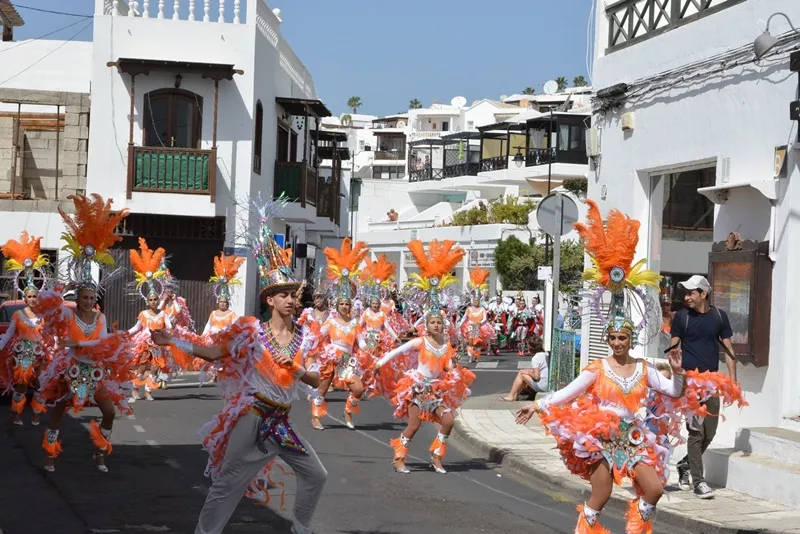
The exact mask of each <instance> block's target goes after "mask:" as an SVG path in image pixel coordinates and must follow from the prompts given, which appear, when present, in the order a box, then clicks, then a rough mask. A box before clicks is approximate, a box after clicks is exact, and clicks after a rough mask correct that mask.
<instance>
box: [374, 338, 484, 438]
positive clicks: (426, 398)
mask: <svg viewBox="0 0 800 534" xmlns="http://www.w3.org/2000/svg"><path fill="white" fill-rule="evenodd" d="M455 354H456V350H455V349H454V348H453V347H452V346H451V345H450V344H449V343H445V344H444V345H442V346H441V347H435V346H434V345H433V344H432V343H431V341H430V340H429V339H428V337H427V336H424V337H418V338H415V339H412V340H411V341H409V342H407V343H405V344H403V345H401V346H400V347H397V348H396V349H394V350H392V351H390V352H388V353H387V354H386V355H385V356H384V357H383V358H381V359H380V361H379V362H378V366H379V367H381V370H380V371H379V372H378V373H377V374H378V375H381V374H382V373H383V366H385V365H386V364H387V363H389V362H391V361H392V360H393V359H395V358H396V357H398V356H400V355H413V360H412V361H413V364H414V366H413V367H412V368H410V369H409V370H407V371H406V373H405V376H404V377H403V378H402V379H401V380H400V381H399V382H398V383H397V385H396V386H395V388H394V391H393V392H392V394H391V396H390V398H389V400H390V401H391V402H392V404H394V405H395V407H396V409H395V411H394V417H395V418H396V419H402V418H404V417H408V408H409V406H412V405H416V406H418V407H419V410H420V412H419V418H420V421H423V422H425V421H437V419H438V418H437V416H436V413H435V412H436V411H437V410H438V409H439V408H443V409H444V413H447V412H451V411H454V410H456V409H458V408H459V407H460V406H461V405H462V404H463V403H464V401H465V400H466V399H467V397H469V395H470V390H469V386H470V385H472V383H473V382H474V381H475V373H473V372H472V371H470V370H468V369H465V368H464V367H461V366H459V365H455V364H454V363H453V358H454V356H455Z"/></svg>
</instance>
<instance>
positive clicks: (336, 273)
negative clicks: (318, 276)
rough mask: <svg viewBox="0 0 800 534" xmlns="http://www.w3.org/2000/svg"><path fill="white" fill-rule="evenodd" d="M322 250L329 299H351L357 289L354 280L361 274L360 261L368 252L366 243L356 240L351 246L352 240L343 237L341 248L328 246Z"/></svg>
mask: <svg viewBox="0 0 800 534" xmlns="http://www.w3.org/2000/svg"><path fill="white" fill-rule="evenodd" d="M324 252H325V257H326V258H327V259H328V280H329V282H330V284H329V290H328V293H329V296H330V298H331V300H339V299H347V300H352V299H353V297H354V296H355V295H356V290H357V287H356V284H355V282H354V280H356V279H358V277H359V275H360V274H361V273H360V271H359V268H360V266H361V262H362V261H364V258H365V257H366V255H367V252H369V249H367V245H366V243H364V242H363V241H358V242H356V244H355V246H353V242H352V240H351V239H350V238H349V237H345V238H344V241H342V247H341V249H339V250H337V249H335V248H332V247H328V248H326V249H325V251H324Z"/></svg>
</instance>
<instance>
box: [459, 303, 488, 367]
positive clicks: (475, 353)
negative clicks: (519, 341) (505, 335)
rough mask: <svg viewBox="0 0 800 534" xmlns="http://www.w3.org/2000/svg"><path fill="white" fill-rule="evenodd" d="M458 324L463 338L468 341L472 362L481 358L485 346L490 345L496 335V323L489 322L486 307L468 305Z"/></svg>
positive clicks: (468, 352)
mask: <svg viewBox="0 0 800 534" xmlns="http://www.w3.org/2000/svg"><path fill="white" fill-rule="evenodd" d="M458 326H459V331H460V333H461V339H463V340H464V341H465V342H466V345H467V354H468V355H469V358H470V362H473V361H478V360H480V358H481V351H482V349H483V347H486V346H488V345H489V342H490V341H491V340H492V339H494V337H495V335H496V334H495V330H494V325H493V324H492V323H490V322H489V317H488V314H487V313H486V308H484V307H483V306H477V307H476V306H470V307H468V308H467V309H466V311H465V312H464V316H463V317H462V318H461V322H460V323H459V325H458Z"/></svg>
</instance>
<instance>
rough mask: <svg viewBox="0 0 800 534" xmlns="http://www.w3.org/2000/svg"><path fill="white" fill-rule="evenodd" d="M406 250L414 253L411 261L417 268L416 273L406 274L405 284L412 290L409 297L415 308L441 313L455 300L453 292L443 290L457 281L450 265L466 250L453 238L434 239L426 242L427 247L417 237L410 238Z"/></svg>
mask: <svg viewBox="0 0 800 534" xmlns="http://www.w3.org/2000/svg"><path fill="white" fill-rule="evenodd" d="M408 250H409V251H410V252H411V255H412V256H414V261H415V262H416V264H417V267H419V270H420V272H419V273H412V274H411V275H410V276H409V282H408V284H409V286H410V287H411V288H412V289H414V290H416V297H415V298H414V299H413V300H414V302H415V304H416V306H415V307H417V308H419V311H421V312H422V313H424V314H425V315H428V314H429V313H441V311H442V310H443V309H445V308H446V307H447V306H448V305H449V304H450V303H453V302H454V301H455V298H454V297H455V295H452V294H450V293H451V292H446V290H447V289H448V288H449V287H450V286H452V285H453V284H456V283H457V282H458V278H456V277H455V276H453V275H452V274H451V271H452V270H453V268H454V267H455V266H456V265H457V264H458V262H460V261H461V260H462V258H463V257H464V254H465V253H466V252H465V251H464V249H462V248H461V247H459V246H457V245H456V243H455V242H454V241H449V240H447V241H439V240H437V239H434V240H433V241H431V243H430V245H428V250H427V251H426V250H425V246H424V245H423V244H422V242H421V241H419V240H414V241H411V242H410V243H409V244H408Z"/></svg>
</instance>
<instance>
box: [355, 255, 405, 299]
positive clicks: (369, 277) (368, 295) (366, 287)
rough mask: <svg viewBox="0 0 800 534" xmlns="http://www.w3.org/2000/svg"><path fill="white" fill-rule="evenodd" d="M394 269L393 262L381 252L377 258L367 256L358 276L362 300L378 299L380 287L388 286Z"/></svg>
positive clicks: (379, 297)
mask: <svg viewBox="0 0 800 534" xmlns="http://www.w3.org/2000/svg"><path fill="white" fill-rule="evenodd" d="M395 270H396V266H395V264H394V263H392V262H390V261H389V259H388V258H387V257H386V254H381V255H380V257H378V259H377V260H372V259H370V258H367V259H366V264H365V267H364V269H363V270H362V271H361V276H360V278H361V288H362V292H363V294H364V300H365V301H371V300H376V299H377V300H380V299H381V289H386V288H388V287H389V286H390V284H391V281H392V277H393V276H394V272H395Z"/></svg>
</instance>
